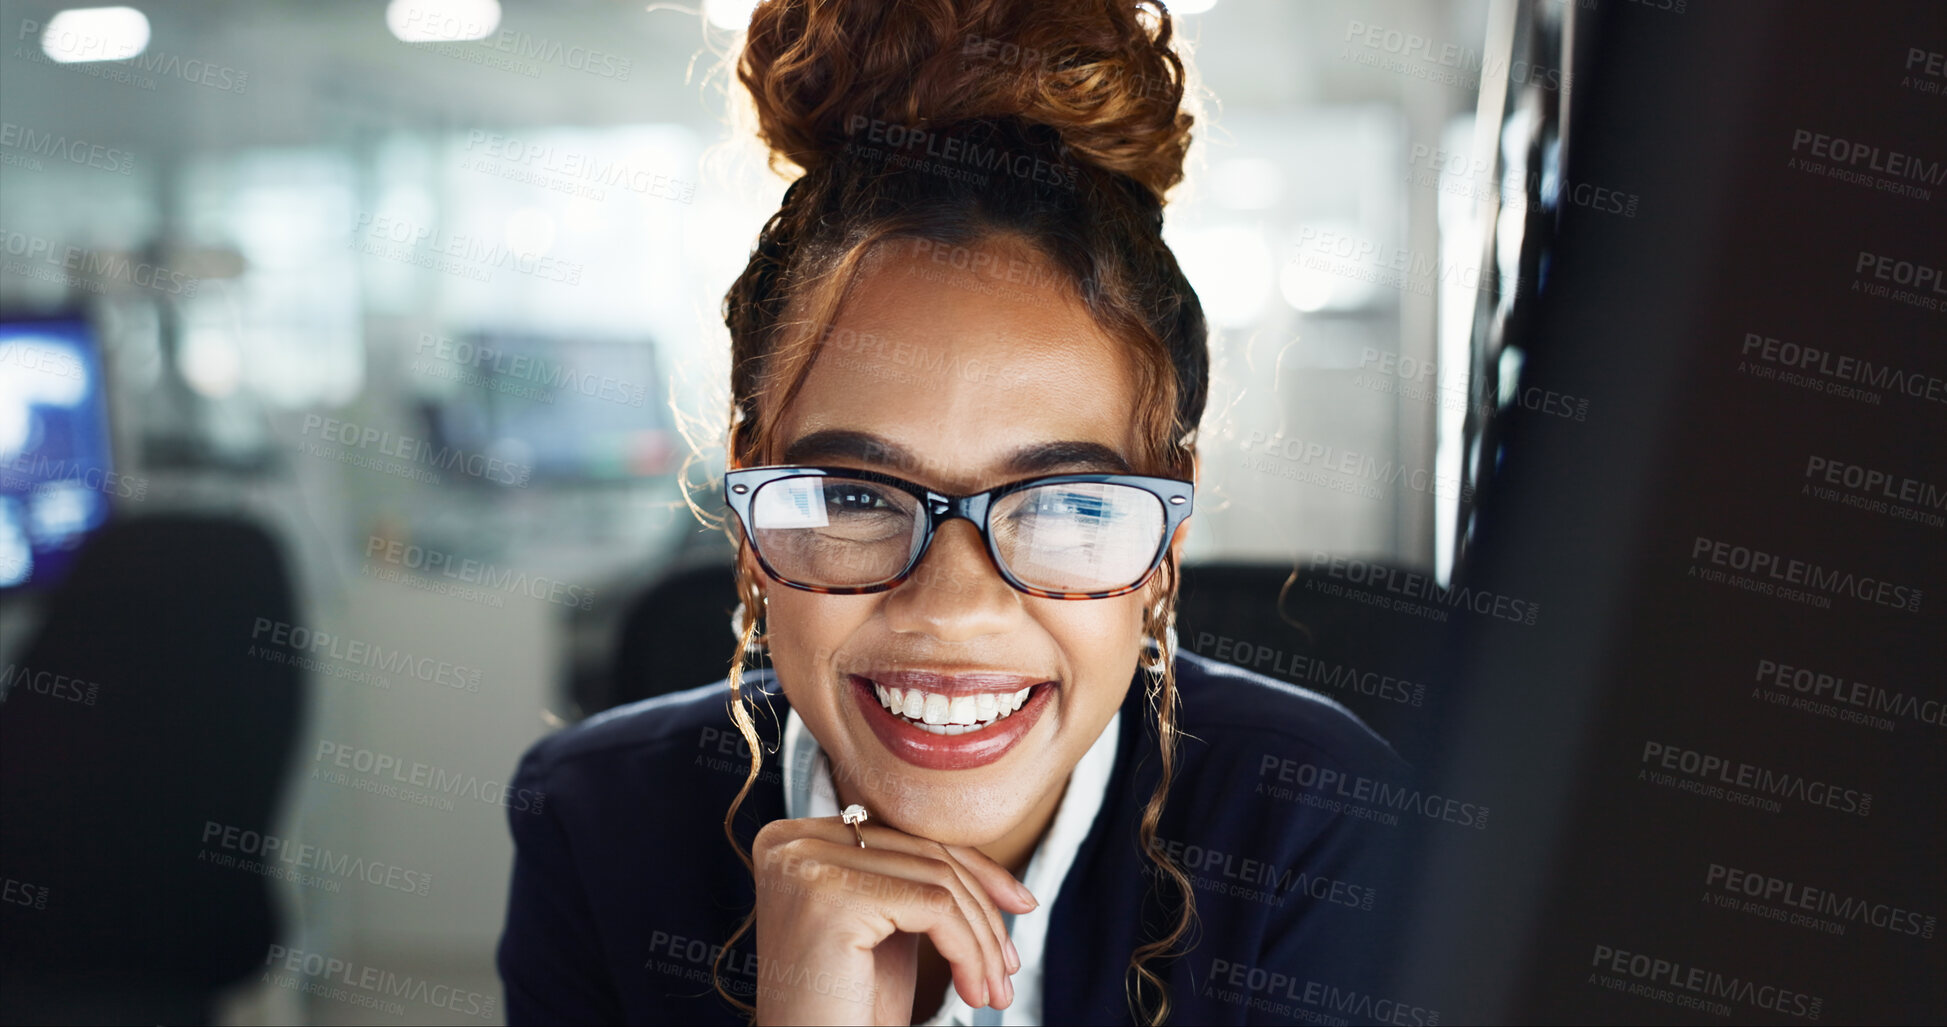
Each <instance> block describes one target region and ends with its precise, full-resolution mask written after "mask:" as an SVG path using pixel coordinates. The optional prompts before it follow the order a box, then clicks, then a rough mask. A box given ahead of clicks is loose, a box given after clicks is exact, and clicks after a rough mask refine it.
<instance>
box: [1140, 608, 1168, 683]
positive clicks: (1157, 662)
mask: <svg viewBox="0 0 1947 1027" xmlns="http://www.w3.org/2000/svg"><path fill="white" fill-rule="evenodd" d="M1166 611H1167V612H1166ZM1157 621H1162V622H1163V633H1162V635H1161V636H1158V635H1157V634H1156V628H1155V624H1156V622H1157ZM1143 632H1144V634H1143V649H1144V650H1145V653H1147V650H1149V649H1150V648H1152V647H1153V648H1154V649H1155V650H1156V655H1155V656H1153V657H1152V656H1148V655H1145V656H1144V657H1143V658H1142V659H1141V660H1140V661H1139V664H1140V666H1141V667H1142V669H1144V670H1146V671H1148V672H1150V673H1151V674H1155V675H1157V676H1158V677H1161V676H1162V674H1163V672H1164V671H1167V670H1168V669H1169V667H1170V664H1172V663H1174V662H1176V607H1175V606H1174V605H1172V604H1170V603H1169V602H1168V601H1167V600H1165V601H1163V602H1160V603H1157V604H1156V607H1155V609H1153V610H1145V611H1143Z"/></svg>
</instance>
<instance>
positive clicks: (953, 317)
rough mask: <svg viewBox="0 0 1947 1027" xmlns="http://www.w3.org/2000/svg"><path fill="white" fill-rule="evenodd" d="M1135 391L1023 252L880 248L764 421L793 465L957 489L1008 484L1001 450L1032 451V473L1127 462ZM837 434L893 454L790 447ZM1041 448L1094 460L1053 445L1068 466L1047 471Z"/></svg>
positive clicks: (1042, 264)
mask: <svg viewBox="0 0 1947 1027" xmlns="http://www.w3.org/2000/svg"><path fill="white" fill-rule="evenodd" d="M1135 392H1136V385H1135V374H1134V361H1133V359H1132V357H1131V355H1130V354H1129V352H1128V349H1127V345H1126V344H1124V343H1122V342H1120V341H1118V340H1116V339H1113V338H1111V337H1110V336H1109V335H1108V334H1107V333H1106V332H1104V331H1103V329H1102V328H1101V326H1100V325H1098V324H1097V323H1096V322H1095V320H1094V318H1092V317H1091V316H1090V315H1089V313H1088V310H1087V308H1086V307H1084V306H1083V304H1082V302H1081V299H1080V298H1079V297H1078V296H1077V295H1075V292H1074V290H1073V288H1072V287H1071V286H1069V285H1068V284H1067V283H1066V282H1065V280H1064V279H1063V277H1062V275H1061V272H1059V271H1058V270H1057V269H1056V268H1055V267H1054V266H1053V265H1052V264H1051V263H1050V262H1049V261H1047V260H1046V258H1044V257H1041V256H1040V255H1039V254H1037V253H1036V252H1035V251H1033V250H1032V249H1031V248H1029V247H1027V246H1025V244H1021V243H1016V242H1011V241H1002V240H992V241H989V242H987V243H983V244H980V245H977V246H968V247H956V246H948V245H945V244H939V243H933V242H930V241H924V240H894V241H892V242H889V243H886V244H883V245H882V246H881V247H879V248H878V250H877V251H876V252H874V253H873V254H871V255H870V256H869V259H868V261H867V263H866V264H865V266H864V267H863V269H862V270H861V272H860V275H859V279H858V281H857V282H856V283H855V285H854V287H853V290H852V292H851V294H850V295H849V296H848V297H847V298H846V301H845V303H844V305H843V307H842V308H841V309H840V311H839V314H838V317H837V319H836V320H835V322H834V323H833V325H832V328H831V330H830V332H829V333H828V334H827V336H826V338H825V341H824V343H823V344H822V346H821V348H820V351H819V353H818V356H817V358H816V360H815V362H814V363H813V365H812V369H811V371H810V373H809V374H808V375H807V376H806V379H805V382H804V385H803V387H802V388H801V390H800V391H799V393H798V395H797V396H796V397H795V398H794V399H793V401H792V403H791V405H790V406H789V407H788V408H787V409H786V410H785V411H784V414H783V417H782V418H781V419H780V423H779V425H778V435H777V442H778V448H777V450H776V451H775V453H776V455H777V456H778V458H780V459H784V460H787V461H788V462H793V463H813V462H837V463H844V464H853V463H879V464H884V465H886V466H887V468H888V469H892V465H893V464H894V463H896V462H897V463H905V464H909V465H911V466H906V467H903V468H900V469H899V470H895V473H899V472H900V470H903V471H904V472H906V475H907V476H908V477H911V478H913V479H914V480H916V481H919V482H921V483H922V484H927V485H931V486H933V487H936V488H942V489H954V490H961V491H966V490H972V489H976V488H984V487H988V486H991V485H995V484H999V483H1001V482H1004V481H1007V480H1011V479H1012V478H1016V477H1022V476H1024V475H1023V474H1021V473H1018V472H1019V471H1020V470H1021V469H1022V468H1023V467H1024V466H1025V465H1024V464H1022V463H1021V462H1020V461H1019V460H1018V459H1017V457H1018V456H1019V454H1021V453H1022V452H1023V451H1024V450H1028V449H1033V448H1036V447H1040V448H1041V449H1042V450H1043V458H1042V460H1041V462H1040V464H1039V465H1037V467H1036V469H1037V470H1055V469H1063V470H1068V469H1104V470H1115V469H1120V468H1116V467H1114V466H1111V465H1112V464H1113V463H1114V462H1116V459H1117V458H1119V460H1120V462H1121V463H1123V464H1124V465H1125V466H1126V465H1128V464H1131V463H1134V461H1135V444H1136V441H1137V439H1136V435H1135V431H1136V429H1135V424H1136V421H1137V418H1136V416H1135V414H1136V411H1135V404H1136V400H1137V397H1136V394H1135ZM840 433H858V434H862V435H866V436H870V437H872V438H875V439H880V440H883V441H884V442H885V443H886V444H887V446H886V447H885V450H884V451H883V452H884V453H886V454H890V453H892V452H894V451H897V452H898V453H900V454H902V455H903V456H904V457H905V459H903V460H898V461H895V460H892V459H880V460H873V459H870V458H869V456H868V458H866V459H862V460H861V459H846V460H836V461H827V460H823V459H818V460H813V459H808V458H807V459H799V457H800V456H806V457H808V456H809V455H811V454H809V453H793V452H792V450H793V448H794V443H798V442H799V441H800V440H806V439H807V437H810V436H813V435H816V436H818V437H820V438H826V437H830V436H832V435H835V434H840ZM810 441H812V442H814V443H815V442H816V441H817V440H816V439H811V440H810ZM1054 443H1083V444H1094V445H1095V446H1096V447H1098V448H1100V449H1101V450H1105V451H1107V453H1108V454H1109V455H1108V458H1106V459H1089V458H1088V452H1089V446H1088V445H1083V446H1079V447H1069V448H1068V449H1066V450H1063V451H1062V452H1065V453H1067V454H1068V455H1069V456H1071V457H1074V458H1076V459H1071V460H1067V461H1065V462H1064V463H1063V466H1061V467H1060V468H1056V467H1055V466H1053V462H1052V461H1051V460H1050V459H1049V458H1047V457H1046V453H1047V452H1048V451H1049V447H1050V444H1054ZM800 448H802V447H800ZM853 450H854V452H857V447H853ZM1078 463H1087V464H1090V465H1091V466H1089V467H1081V466H1077V464H1078Z"/></svg>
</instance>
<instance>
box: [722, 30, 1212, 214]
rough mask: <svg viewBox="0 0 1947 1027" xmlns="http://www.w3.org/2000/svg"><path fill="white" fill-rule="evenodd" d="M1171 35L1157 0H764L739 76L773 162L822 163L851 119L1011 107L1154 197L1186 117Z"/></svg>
mask: <svg viewBox="0 0 1947 1027" xmlns="http://www.w3.org/2000/svg"><path fill="white" fill-rule="evenodd" d="M1170 37H1171V23H1170V18H1169V14H1168V12H1167V11H1165V10H1163V9H1162V7H1161V5H1160V4H1159V3H1157V2H1156V0H765V2H763V3H760V4H759V5H758V6H757V8H756V9H755V11H753V12H752V14H751V19H750V31H749V33H748V35H747V37H746V41H745V44H744V50H743V54H742V57H741V59H740V60H739V61H738V66H737V77H738V79H739V80H740V81H742V82H743V84H744V86H745V88H747V89H749V90H750V95H751V98H752V99H753V101H755V104H756V112H757V128H758V135H759V136H760V137H761V138H762V139H763V140H764V142H765V143H766V144H767V145H769V146H770V149H771V162H772V164H773V165H774V166H775V165H776V164H778V163H779V161H780V160H782V161H785V162H789V163H790V164H794V165H796V166H798V167H800V168H803V169H805V170H807V171H810V170H813V169H815V168H817V167H820V166H821V165H823V164H825V163H826V162H827V161H829V160H831V159H832V158H833V156H834V155H835V154H836V153H838V152H840V151H842V150H843V149H844V147H845V145H846V143H847V142H848V141H849V140H850V139H851V135H852V132H851V129H852V128H854V127H855V126H856V125H857V121H856V120H854V119H856V118H858V117H860V116H863V117H865V118H869V119H878V120H881V121H884V122H889V123H894V124H901V125H908V126H918V125H921V124H928V123H930V124H934V125H945V124H949V123H952V122H956V121H962V120H969V119H975V118H989V119H1000V118H1007V117H1015V118H1019V119H1021V120H1022V121H1026V122H1031V123H1036V124H1042V125H1047V126H1049V127H1051V128H1053V129H1055V130H1056V131H1057V132H1059V133H1060V134H1061V138H1062V142H1063V143H1064V144H1065V145H1066V146H1068V147H1069V149H1070V150H1071V151H1073V152H1074V153H1075V154H1076V155H1078V156H1079V157H1081V158H1083V159H1086V160H1088V161H1090V162H1091V163H1093V164H1095V165H1098V166H1100V167H1102V168H1106V169H1108V170H1110V171H1114V172H1119V173H1121V174H1124V175H1128V176H1129V177H1131V178H1133V179H1135V180H1136V181H1138V182H1140V183H1142V184H1143V185H1144V186H1147V187H1148V188H1149V189H1150V191H1151V192H1153V193H1154V194H1155V195H1156V196H1157V197H1158V198H1159V199H1160V198H1161V197H1162V196H1163V194H1164V193H1166V192H1167V191H1168V190H1169V188H1170V187H1171V186H1173V185H1175V184H1176V183H1177V182H1178V181H1180V180H1181V179H1182V178H1183V159H1184V155H1185V153H1186V152H1187V151H1188V149H1189V144H1190V126H1191V124H1192V122H1193V121H1194V120H1195V119H1194V118H1193V117H1192V116H1191V115H1190V114H1189V113H1188V112H1185V111H1183V110H1182V109H1181V108H1182V106H1183V95H1184V85H1185V71H1184V65H1183V61H1182V60H1181V59H1180V58H1179V57H1178V56H1177V54H1176V53H1175V52H1174V51H1173V50H1172V48H1171V46H1170Z"/></svg>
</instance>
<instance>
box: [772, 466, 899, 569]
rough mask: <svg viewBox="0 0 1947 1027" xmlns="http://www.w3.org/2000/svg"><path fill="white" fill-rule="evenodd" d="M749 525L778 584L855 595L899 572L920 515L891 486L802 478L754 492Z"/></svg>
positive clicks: (830, 478)
mask: <svg viewBox="0 0 1947 1027" xmlns="http://www.w3.org/2000/svg"><path fill="white" fill-rule="evenodd" d="M750 518H751V528H752V535H753V537H754V538H755V540H756V543H757V551H758V553H759V555H761V556H763V558H764V560H765V562H767V563H769V564H770V565H771V569H772V570H773V571H774V572H775V573H776V574H777V575H778V576H779V577H781V578H787V579H789V580H791V581H795V582H798V583H800V584H805V585H818V586H822V587H826V588H858V587H861V586H864V585H874V584H877V583H879V582H881V581H884V580H886V579H888V578H891V577H893V576H894V575H896V574H898V573H899V572H900V571H901V570H903V569H905V566H906V562H907V560H908V559H909V558H910V557H911V556H912V551H913V545H914V542H915V541H916V539H917V536H918V534H919V523H920V522H919V518H920V511H919V501H918V500H917V499H915V498H913V497H912V496H911V495H909V494H907V493H905V492H903V491H901V490H899V489H896V488H893V487H891V486H889V485H880V484H877V483H874V482H868V481H861V480H859V479H856V478H838V477H827V476H825V475H804V476H801V477H795V478H781V479H778V480H777V481H771V482H766V483H765V484H763V485H760V486H758V488H757V492H756V494H755V495H753V496H752V497H751V504H750Z"/></svg>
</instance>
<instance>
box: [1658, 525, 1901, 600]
mask: <svg viewBox="0 0 1947 1027" xmlns="http://www.w3.org/2000/svg"><path fill="white" fill-rule="evenodd" d="M1690 558H1691V559H1692V560H1698V559H1701V560H1703V561H1704V562H1705V563H1709V564H1712V565H1715V566H1716V567H1724V568H1729V569H1730V570H1733V571H1737V572H1738V575H1734V576H1732V577H1731V578H1730V580H1729V582H1728V583H1730V584H1732V585H1736V586H1737V587H1740V588H1748V589H1750V590H1752V591H1756V592H1762V593H1765V594H1767V595H1771V594H1778V595H1780V596H1781V597H1784V598H1794V597H1795V595H1802V594H1803V593H1800V592H1798V590H1796V589H1790V588H1783V587H1781V586H1780V585H1776V584H1774V582H1782V583H1783V584H1784V585H1803V586H1805V587H1806V588H1807V589H1809V590H1811V591H1812V592H1815V593H1826V594H1829V595H1840V596H1850V597H1851V598H1854V599H1857V600H1859V601H1861V602H1866V603H1873V604H1875V605H1877V606H1884V607H1887V608H1888V609H1893V610H1900V611H1903V612H1906V613H1919V612H1920V601H1921V599H1922V598H1924V596H1923V594H1922V592H1921V590H1920V589H1917V588H1914V587H1912V586H1910V585H1899V584H1895V583H1893V582H1891V581H1887V580H1885V579H1884V578H1875V577H1872V576H1870V575H1863V574H1854V573H1852V572H1851V571H1841V570H1835V569H1833V568H1830V567H1824V566H1821V565H1819V564H1816V563H1812V562H1810V561H1807V560H1798V559H1793V558H1791V557H1786V556H1780V555H1778V554H1776V553H1768V552H1765V551H1764V550H1762V549H1752V548H1749V547H1747V546H1739V545H1732V544H1731V543H1729V542H1725V541H1723V540H1721V539H1711V538H1705V537H1704V536H1702V535H1698V536H1697V537H1696V539H1695V540H1694V541H1693V542H1692V544H1691V547H1690ZM1715 573H1717V574H1718V575H1719V576H1722V572H1715ZM1691 574H1692V575H1693V576H1695V575H1697V565H1695V564H1693V565H1692V566H1691ZM1747 574H1748V575H1750V577H1748V578H1746V577H1741V575H1747ZM1761 579H1762V580H1761ZM1812 598H1822V597H1820V596H1813V597H1812ZM1813 605H1819V604H1816V603H1815V604H1813ZM1824 605H1830V600H1827V601H1826V603H1825V604H1824Z"/></svg>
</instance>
